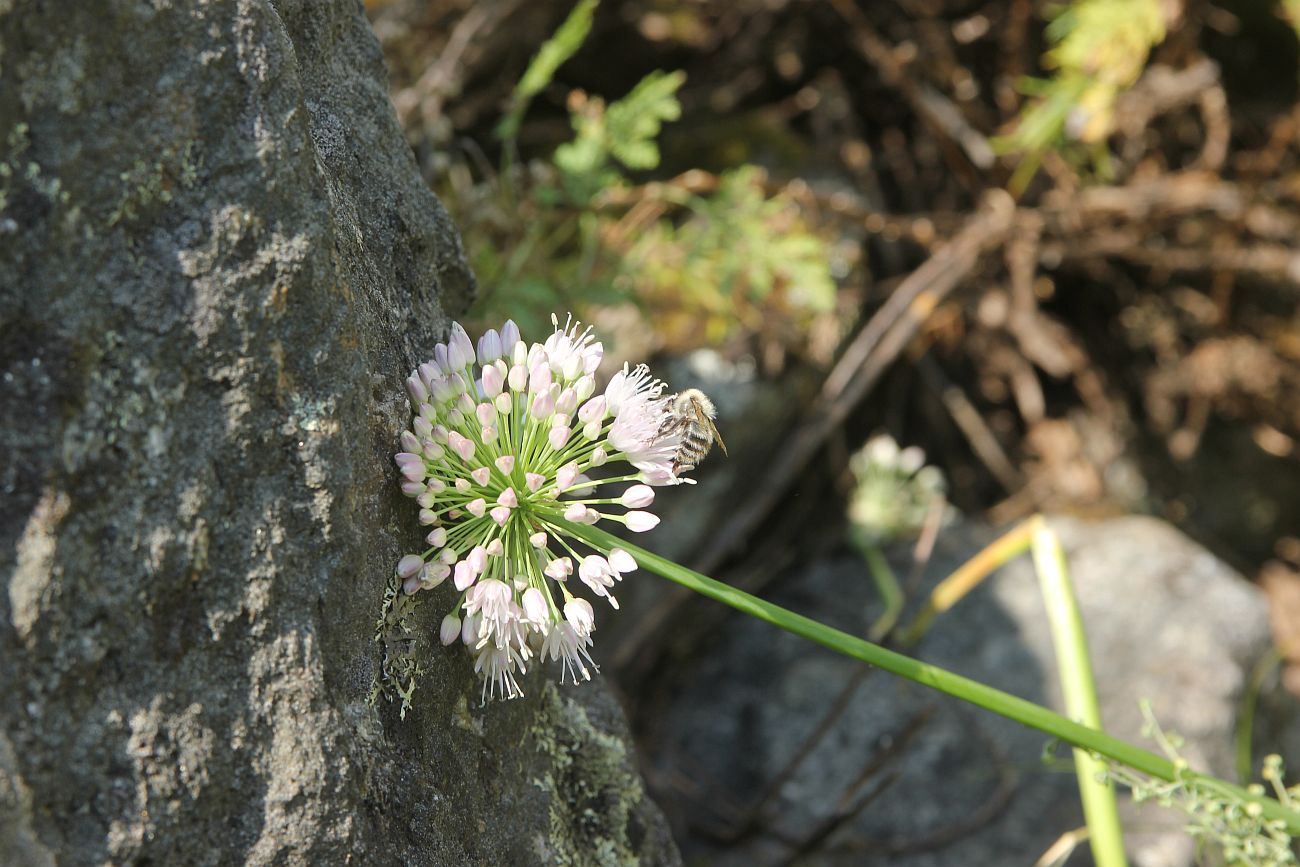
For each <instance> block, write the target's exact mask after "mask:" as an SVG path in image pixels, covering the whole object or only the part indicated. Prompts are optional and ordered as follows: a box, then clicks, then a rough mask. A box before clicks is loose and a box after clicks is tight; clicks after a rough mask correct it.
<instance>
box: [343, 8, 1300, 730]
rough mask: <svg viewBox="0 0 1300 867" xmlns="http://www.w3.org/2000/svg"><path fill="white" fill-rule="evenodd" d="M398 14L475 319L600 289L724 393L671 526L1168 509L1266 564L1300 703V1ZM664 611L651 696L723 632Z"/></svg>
mask: <svg viewBox="0 0 1300 867" xmlns="http://www.w3.org/2000/svg"><path fill="white" fill-rule="evenodd" d="M367 9H368V12H369V14H370V17H371V20H372V22H373V24H374V26H375V29H376V32H377V33H378V34H379V36H380V39H381V41H382V43H383V47H384V51H385V55H386V59H387V62H388V65H389V68H390V70H391V74H392V82H391V92H392V96H393V99H394V102H395V104H396V106H397V110H398V114H399V117H400V119H401V121H402V123H403V124H404V126H405V128H406V131H407V134H408V138H409V140H410V142H411V145H412V148H413V149H414V152H415V155H416V159H417V162H418V163H419V165H420V168H421V170H422V172H423V173H424V175H425V177H426V178H427V179H428V181H429V183H430V185H431V186H432V187H433V188H434V189H435V190H436V191H437V193H438V194H439V196H440V198H441V199H442V201H443V202H444V204H445V205H446V206H447V208H448V210H449V211H450V213H451V215H452V218H453V220H454V221H455V223H456V225H457V226H458V227H459V228H460V230H461V233H462V235H463V237H464V241H465V246H466V250H467V253H468V255H469V257H470V259H471V261H472V262H473V265H474V268H475V271H476V273H477V275H478V279H479V284H480V285H479V297H478V300H477V301H476V303H475V306H474V308H473V310H472V311H470V315H469V319H470V320H473V322H474V323H476V324H478V325H480V326H482V327H487V326H490V325H494V324H497V323H499V321H500V320H501V319H502V318H504V317H506V316H511V317H514V318H515V319H516V320H517V321H519V322H520V324H521V326H522V327H523V328H524V329H525V331H526V332H528V333H533V334H537V333H540V332H541V331H544V330H545V329H546V328H547V327H548V324H549V317H550V314H551V313H552V312H559V313H564V312H566V311H573V312H574V313H575V315H578V316H580V317H582V318H583V319H584V320H585V321H590V322H593V323H594V324H595V325H596V327H597V328H598V329H599V331H600V332H601V335H602V337H603V338H605V340H606V345H607V346H609V347H610V350H611V352H610V355H611V359H610V360H611V362H614V363H621V361H622V360H623V359H645V358H649V357H650V356H654V355H656V354H658V356H659V358H658V359H657V361H658V362H659V364H660V365H661V368H660V369H665V370H667V371H668V372H669V377H670V381H671V382H672V383H673V386H674V387H679V386H680V387H684V386H691V385H694V386H700V387H703V388H704V389H705V390H706V391H708V392H709V393H710V394H711V395H712V396H713V397H714V398H715V401H716V402H717V404H718V406H719V410H720V418H719V422H718V423H719V427H720V429H721V430H722V432H723V434H724V436H726V438H727V443H728V446H730V447H731V452H732V456H731V458H730V459H729V460H727V461H725V462H724V461H721V460H718V459H711V460H710V461H708V462H706V463H705V464H704V465H703V466H702V467H701V471H700V475H701V478H703V477H709V482H710V483H709V484H707V485H705V484H701V485H699V486H698V488H697V489H695V490H692V491H691V492H690V493H691V495H692V497H691V501H690V505H687V504H686V502H685V501H684V500H682V501H680V502H681V506H680V508H682V509H683V510H691V509H693V510H694V511H691V512H688V513H687V516H686V518H685V519H684V520H680V521H678V522H676V524H675V526H676V529H674V530H673V531H672V533H671V534H670V533H667V532H663V533H660V534H659V537H658V538H657V540H656V542H657V544H658V545H659V546H660V547H661V548H663V549H665V550H664V553H666V554H669V555H670V556H673V557H676V558H677V559H679V560H680V561H682V562H688V563H691V564H693V565H695V566H697V567H702V568H703V569H704V570H705V571H709V572H711V573H713V574H715V575H717V577H720V578H724V579H729V578H731V577H734V578H736V579H737V580H756V581H757V580H767V579H772V580H775V575H777V574H779V573H780V571H781V569H782V567H783V565H784V566H790V565H791V564H792V562H794V558H797V557H800V556H803V555H804V554H806V553H807V552H813V551H817V550H824V549H833V548H835V546H843V547H846V548H849V549H857V548H866V549H870V550H877V548H876V546H877V544H878V543H880V542H882V540H883V539H884V538H885V537H890V536H893V535H895V533H894V530H893V529H892V528H893V527H895V526H896V525H901V524H907V525H908V526H912V525H913V524H914V522H915V521H916V520H917V519H919V518H920V517H921V516H922V513H923V512H924V511H925V510H926V509H929V510H930V513H931V514H934V515H941V516H942V515H947V514H948V509H950V508H952V509H955V510H956V511H958V512H960V513H961V514H963V515H968V516H969V515H976V516H980V517H982V518H983V519H985V520H987V521H989V522H992V523H995V524H1006V523H1010V522H1013V521H1017V520H1020V519H1022V518H1024V517H1025V516H1027V515H1029V514H1031V513H1033V512H1035V511H1044V510H1046V511H1069V512H1074V513H1079V514H1085V515H1088V516H1093V517H1096V516H1107V515H1116V514H1131V513H1140V514H1149V515H1155V516H1159V517H1161V518H1164V519H1165V520H1167V521H1169V522H1170V523H1172V524H1174V525H1176V526H1177V527H1178V528H1180V529H1181V530H1182V531H1183V532H1185V533H1186V534H1188V535H1190V536H1191V537H1193V538H1194V539H1196V540H1197V541H1199V542H1201V543H1202V544H1204V545H1205V546H1207V547H1208V548H1210V549H1211V550H1212V551H1213V552H1214V553H1215V554H1217V555H1218V556H1219V557H1221V558H1223V559H1224V560H1226V561H1227V562H1228V563H1230V564H1232V565H1233V566H1234V567H1236V568H1237V569H1239V570H1240V571H1241V572H1242V573H1244V574H1245V575H1247V576H1248V577H1249V578H1250V579H1251V580H1253V581H1255V582H1256V583H1257V584H1258V585H1259V586H1260V587H1262V588H1263V590H1264V592H1265V593H1266V594H1267V596H1268V598H1269V603H1270V605H1271V607H1272V610H1273V614H1274V617H1273V619H1274V631H1275V635H1276V636H1277V638H1276V640H1277V646H1278V649H1279V655H1280V656H1281V658H1282V660H1283V663H1282V678H1283V681H1284V682H1285V683H1287V684H1289V685H1290V688H1291V689H1292V690H1293V691H1295V692H1300V638H1297V636H1300V630H1297V629H1296V627H1295V626H1294V624H1296V623H1300V532H1298V531H1297V528H1298V527H1300V496H1297V494H1296V492H1297V491H1300V446H1297V440H1298V439H1300V305H1297V298H1298V297H1300V245H1297V243H1296V239H1297V237H1300V101H1298V99H1297V98H1298V96H1300V2H1297V0H1068V2H1065V0H895V2H889V3H875V2H864V0H858V2H854V0H600V2H595V0H582V2H578V3H573V2H562V0H544V2H539V0H531V2H530V0H474V2H471V0H368V2H367ZM878 435H880V436H887V437H888V438H889V439H888V440H887V441H888V442H889V443H892V444H894V445H893V446H892V448H893V449H895V450H896V452H895V453H894V456H895V458H900V459H901V460H899V461H897V464H898V466H897V467H896V468H895V469H896V470H897V472H895V473H893V474H892V475H891V474H890V473H884V474H883V475H882V472H881V470H880V469H879V468H878V467H876V466H875V465H876V463H879V460H878V459H879V458H880V457H881V454H880V453H881V452H882V450H885V449H884V446H882V445H881V443H884V442H886V440H885V439H876V440H874V442H875V445H874V446H871V447H870V448H864V444H866V443H867V442H868V441H869V440H872V438H873V437H877V436H878ZM912 449H924V455H925V457H926V461H927V462H928V464H929V466H927V467H926V468H925V469H924V470H923V471H922V470H921V469H920V468H919V467H917V466H914V464H915V460H916V458H915V456H917V455H919V454H920V452H919V451H911V450H912ZM855 454H856V455H857V457H853V456H854V455H855ZM873 456H874V457H873ZM902 458H905V459H902ZM873 461H874V463H873ZM882 480H883V481H882ZM884 482H888V483H890V484H896V485H897V486H899V489H900V490H906V491H910V492H912V493H913V494H915V496H911V494H909V495H908V496H905V497H901V500H903V501H905V502H902V503H901V506H902V508H900V509H899V510H897V513H886V514H882V513H880V510H879V504H880V502H881V500H880V497H879V491H881V490H886V489H887V488H888V485H886V484H884ZM873 492H874V493H873ZM675 493H676V492H667V493H665V495H664V497H663V500H664V505H665V509H666V510H670V509H671V508H672V506H673V504H674V503H677V502H679V501H678V500H676V499H674V495H675ZM936 497H937V498H938V499H939V500H946V502H944V503H942V505H941V506H940V507H935V506H934V502H935V500H936ZM886 512H888V510H886ZM673 523H674V522H672V521H671V519H670V520H669V521H667V522H666V524H673ZM873 528H874V529H873ZM791 539H797V540H798V542H799V544H798V546H792V544H791V542H790V540H791ZM796 548H797V550H796ZM756 576H757V577H756ZM762 576H766V578H762ZM751 589H753V585H751ZM629 592H631V591H629ZM656 604H658V603H656ZM627 607H628V608H629V609H635V608H637V605H636V603H635V602H633V603H630V604H629V605H628V606H627ZM660 609H662V610H660ZM660 609H656V610H659V611H660V616H659V617H658V619H657V620H656V619H655V618H654V617H650V618H647V619H648V621H651V622H657V623H658V624H659V627H660V628H658V629H657V630H656V629H655V628H651V627H649V626H647V627H645V628H641V626H640V625H637V626H635V627H629V628H627V629H623V628H621V627H616V628H615V630H613V632H614V633H617V636H616V637H615V636H614V635H607V636H606V639H607V640H606V642H605V644H604V647H605V650H603V651H602V652H608V648H610V647H611V646H613V645H615V644H617V643H618V642H622V647H621V648H619V649H617V650H616V651H614V652H613V653H612V656H611V657H610V658H607V659H604V660H602V661H603V662H605V663H606V666H607V667H606V670H607V671H610V672H613V673H615V674H616V675H617V677H618V682H619V683H620V684H622V685H623V686H624V687H625V689H626V690H627V694H628V696H629V697H630V701H631V703H632V704H633V708H632V710H633V714H634V723H636V722H637V717H636V715H635V711H636V706H635V705H636V703H637V702H639V701H650V699H642V698H640V696H642V695H643V694H654V691H653V690H646V689H642V688H641V687H642V686H643V685H644V683H646V682H647V678H650V677H651V676H652V674H653V672H654V671H655V670H656V669H657V668H658V669H663V670H674V669H673V665H674V662H680V661H681V660H682V659H686V658H690V657H691V656H692V654H694V653H697V652H698V648H699V646H701V645H702V643H703V642H704V641H705V639H704V638H703V637H701V636H702V635H703V634H704V631H701V632H700V633H695V634H694V635H695V639H694V640H696V642H697V643H696V644H690V640H689V639H687V638H675V639H673V640H669V639H668V638H667V637H666V635H667V633H668V632H670V630H667V629H664V628H662V627H663V625H664V624H665V623H666V622H669V619H670V618H677V617H679V616H681V612H680V610H679V609H677V608H674V607H673V606H672V605H671V604H668V603H664V604H663V605H662V606H660ZM672 622H674V623H676V622H677V621H676V620H673V621H672ZM1288 624H1291V625H1289V626H1288ZM678 631H680V630H678ZM1288 636H1289V637H1288ZM610 639H614V640H612V641H611V640H610ZM674 642H675V643H674ZM638 725H639V724H638Z"/></svg>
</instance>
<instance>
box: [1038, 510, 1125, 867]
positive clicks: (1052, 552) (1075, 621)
mask: <svg viewBox="0 0 1300 867" xmlns="http://www.w3.org/2000/svg"><path fill="white" fill-rule="evenodd" d="M1030 529H1031V532H1032V534H1033V535H1032V539H1033V542H1032V550H1033V555H1034V571H1035V572H1037V573H1038V585H1039V588H1040V589H1041V591H1042V595H1043V605H1044V606H1045V607H1046V609H1047V621H1048V625H1049V626H1050V627H1051V630H1052V645H1053V647H1054V648H1055V650H1056V664H1057V667H1058V669H1059V670H1060V674H1061V692H1062V693H1063V694H1064V697H1065V712H1066V713H1068V714H1069V715H1070V716H1071V718H1073V719H1075V720H1078V721H1079V722H1081V723H1083V724H1084V725H1086V726H1088V727H1089V728H1092V729H1096V730H1098V731H1100V730H1101V707H1100V705H1099V704H1098V702H1097V688H1096V686H1095V684H1094V681H1093V676H1092V663H1091V661H1089V659H1088V640H1087V638H1086V637H1085V635H1084V632H1083V618H1082V617H1080V616H1079V605H1078V603H1077V601H1076V600H1075V595H1074V585H1073V584H1072V583H1071V581H1070V570H1069V567H1068V566H1067V565H1066V562H1065V551H1063V550H1062V549H1061V543H1060V541H1059V540H1058V539H1057V538H1056V534H1055V533H1054V532H1052V528H1051V527H1049V526H1047V522H1046V521H1044V520H1043V519H1042V518H1041V517H1034V518H1031V519H1030ZM1074 765H1075V773H1076V774H1077V776H1078V778H1079V800H1080V801H1082V802H1083V815H1084V818H1085V819H1086V820H1087V822H1088V830H1089V832H1090V833H1089V835H1088V845H1089V846H1090V847H1091V848H1092V857H1093V860H1094V861H1096V862H1097V864H1098V865H1099V867H1127V865H1128V859H1127V858H1126V857H1125V855H1124V835H1123V832H1122V830H1121V828H1120V823H1119V806H1118V805H1117V804H1116V803H1115V786H1114V784H1112V783H1111V781H1110V780H1109V779H1107V777H1106V762H1105V761H1104V760H1102V759H1100V758H1098V757H1097V756H1095V755H1093V754H1092V753H1091V752H1089V751H1087V750H1084V749H1079V748H1078V747H1076V748H1075V750H1074Z"/></svg>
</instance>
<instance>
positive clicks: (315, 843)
mask: <svg viewBox="0 0 1300 867" xmlns="http://www.w3.org/2000/svg"><path fill="white" fill-rule="evenodd" d="M472 293H473V279H472V277H471V275H470V274H469V271H468V268H467V266H466V264H465V259H464V256H463V253H462V251H461V249H460V242H459V240H458V238H457V235H456V232H455V230H454V228H453V227H452V225H451V223H450V222H449V220H448V218H447V216H446V214H445V212H444V211H443V210H442V208H441V206H440V205H439V204H438V203H437V201H436V200H435V199H434V198H433V196H432V195H431V193H430V192H429V191H428V190H427V188H426V187H425V186H424V185H423V184H422V183H421V181H420V178H419V174H418V172H417V170H416V167H415V165H414V162H413V159H412V157H411V154H410V150H409V148H408V147H407V145H406V144H405V142H404V141H403V139H402V135H401V132H400V130H399V128H398V125H397V122H396V119H395V117H394V115H393V110H392V107H391V105H390V104H389V102H388V100H387V96H386V94H385V76H384V69H383V63H382V60H381V56H380V52H379V48H378V45H377V44H376V41H375V39H374V37H373V35H372V33H371V32H370V30H369V27H368V25H367V24H366V22H365V20H364V18H363V16H362V11H361V5H360V4H359V3H357V2H355V0H312V2H305V0H282V2H265V0H212V2H206V3H167V2H162V0H157V2H138V0H111V2H101V3H82V2H71V0H65V2H52V3H40V4H37V3H30V2H0V494H2V496H0V537H2V538H0V579H2V580H3V583H4V587H5V590H6V591H7V592H5V593H2V594H0V691H2V692H3V694H4V697H5V699H4V701H3V702H0V863H4V864H43V863H50V862H51V861H52V860H54V859H56V858H57V860H58V863H62V864H73V865H76V864H101V863H154V864H169V865H170V864H177V865H180V864H230V863H250V864H270V863H275V864H343V863H354V862H364V863H373V864H448V865H464V864H494V865H495V864H534V863H535V864H622V863H633V862H636V861H638V860H639V861H640V862H641V863H646V864H673V863H677V861H678V858H677V854H676V850H675V848H674V847H673V844H672V842H671V840H670V839H669V838H668V836H667V833H666V831H665V826H664V824H663V821H662V817H661V816H660V814H659V813H658V811H657V809H656V808H655V807H654V805H653V804H652V803H651V802H650V801H649V800H648V799H647V798H646V797H645V795H644V793H643V791H642V787H641V781H640V778H639V777H638V775H637V773H636V770H635V767H636V766H635V762H634V761H633V760H632V757H631V753H630V749H629V747H628V746H627V744H628V740H627V736H626V732H625V731H624V728H623V723H622V720H621V717H620V715H619V713H618V711H617V708H615V707H613V706H612V705H611V703H610V700H609V698H608V696H607V695H605V694H604V693H603V692H602V689H601V688H600V687H592V688H589V689H586V690H576V691H572V692H570V691H568V690H560V689H557V688H555V687H554V686H543V685H542V681H541V680H538V679H536V678H530V679H529V680H528V682H527V684H526V685H525V686H526V688H527V689H528V691H529V697H528V698H527V699H525V700H521V701H517V702H512V703H502V704H493V705H489V706H487V707H486V708H480V707H479V706H478V704H479V702H478V684H477V681H476V678H475V676H474V674H473V672H472V671H471V666H470V662H469V660H468V659H467V657H466V656H465V655H464V654H463V652H461V653H456V652H451V651H445V650H443V649H442V648H441V647H440V646H438V644H437V641H436V639H435V640H434V641H432V642H430V640H429V633H430V631H431V630H432V631H433V632H435V633H436V629H437V623H438V619H439V616H440V614H441V611H440V610H439V609H441V608H445V607H446V606H447V605H448V604H450V596H449V595H446V596H444V595H440V594H435V595H434V596H433V601H432V603H428V604H425V605H424V606H423V607H422V608H421V609H420V610H419V611H418V612H417V614H416V616H415V618H414V624H415V626H416V627H417V629H416V633H415V638H416V640H417V649H418V650H419V651H420V652H421V653H422V654H424V656H425V658H426V666H427V668H428V674H427V675H426V677H425V678H424V679H423V683H422V688H421V689H420V690H419V691H418V692H417V693H416V695H415V701H414V707H413V708H412V711H411V712H410V713H408V715H407V719H406V720H405V721H404V722H403V721H399V720H398V719H397V714H396V711H395V709H394V708H393V707H392V706H383V707H381V708H380V710H379V711H375V710H374V709H372V708H371V707H369V706H368V705H367V701H366V699H367V695H368V692H369V689H370V685H371V682H372V679H373V677H374V674H375V671H376V669H377V667H378V665H379V661H380V658H381V657H380V650H379V649H378V646H377V645H376V644H375V643H374V642H373V633H374V629H375V617H376V614H377V611H378V606H379V602H380V597H381V594H382V590H383V587H384V585H385V582H386V581H387V579H388V577H389V576H390V575H391V573H392V569H393V565H394V563H395V562H396V560H397V558H398V557H399V556H400V554H401V553H402V552H403V551H404V550H409V549H411V548H413V547H414V546H415V545H416V544H417V543H418V540H419V534H418V528H417V527H416V526H415V521H414V515H413V513H412V510H411V508H410V504H409V502H407V501H405V500H404V499H403V498H401V497H400V495H399V494H398V493H397V485H396V481H395V478H396V476H395V470H394V467H393V466H392V461H391V454H392V452H393V451H394V446H395V443H396V438H397V433H398V432H399V431H400V430H401V429H402V428H403V427H404V425H405V424H406V422H407V412H408V409H407V403H406V400H405V397H404V395H403V389H402V380H403V378H404V377H405V375H406V374H407V373H408V372H409V370H410V369H411V368H412V367H413V366H414V364H415V363H416V362H418V361H422V360H424V359H425V358H426V357H427V355H428V353H429V351H430V349H431V347H432V344H433V342H434V338H435V336H436V335H440V334H443V333H445V330H446V327H447V318H446V316H445V314H444V312H443V311H444V310H448V311H456V310H460V309H463V308H464V306H465V305H466V304H467V303H468V300H469V298H470V297H471V296H472Z"/></svg>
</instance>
